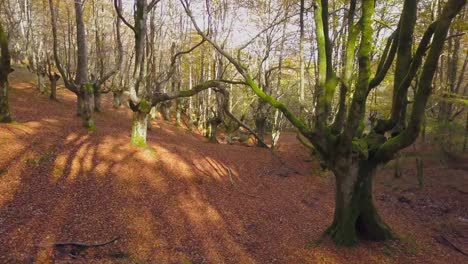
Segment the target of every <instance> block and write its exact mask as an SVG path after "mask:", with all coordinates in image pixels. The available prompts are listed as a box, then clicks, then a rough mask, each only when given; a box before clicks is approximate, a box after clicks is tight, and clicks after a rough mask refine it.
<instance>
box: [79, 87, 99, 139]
mask: <svg viewBox="0 0 468 264" xmlns="http://www.w3.org/2000/svg"><path fill="white" fill-rule="evenodd" d="M80 90H81V91H80V97H81V100H80V101H81V106H80V107H81V119H82V121H83V127H85V128H87V129H89V130H91V131H92V130H95V129H96V127H95V124H94V118H93V110H94V109H93V105H94V93H93V85H92V84H89V83H88V84H84V85H82V87H81V89H80Z"/></svg>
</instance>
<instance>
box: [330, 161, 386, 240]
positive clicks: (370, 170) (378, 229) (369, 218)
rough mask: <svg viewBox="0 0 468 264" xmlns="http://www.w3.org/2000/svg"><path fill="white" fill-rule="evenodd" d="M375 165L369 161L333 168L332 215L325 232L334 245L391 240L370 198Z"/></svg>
mask: <svg viewBox="0 0 468 264" xmlns="http://www.w3.org/2000/svg"><path fill="white" fill-rule="evenodd" d="M375 171H376V166H375V165H374V164H373V163H372V162H370V161H361V162H360V163H359V164H353V165H351V166H350V167H349V168H348V169H346V170H341V171H339V170H337V171H335V176H336V196H335V203H336V204H335V216H334V220H333V223H332V225H331V226H330V227H329V228H328V230H327V233H328V234H329V235H330V236H331V237H332V239H333V241H334V242H335V243H336V244H338V245H344V246H350V245H353V244H355V243H356V242H357V240H358V238H361V239H365V240H373V241H383V240H387V239H392V238H393V234H392V231H391V230H390V228H389V227H388V226H387V225H386V224H385V223H384V222H383V221H382V219H381V218H380V216H379V215H378V213H377V210H376V208H375V206H374V201H373V199H372V178H373V177H374V175H375Z"/></svg>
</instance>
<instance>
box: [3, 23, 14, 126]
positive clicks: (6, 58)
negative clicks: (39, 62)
mask: <svg viewBox="0 0 468 264" xmlns="http://www.w3.org/2000/svg"><path fill="white" fill-rule="evenodd" d="M0 55H1V56H0V122H1V123H9V122H11V121H12V119H11V115H10V106H9V103H8V74H10V73H11V72H12V71H13V70H12V69H11V65H10V63H11V62H10V52H9V49H8V39H7V34H6V32H5V31H4V30H3V25H2V24H1V23H0Z"/></svg>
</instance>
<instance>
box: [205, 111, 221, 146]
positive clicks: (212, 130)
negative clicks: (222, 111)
mask: <svg viewBox="0 0 468 264" xmlns="http://www.w3.org/2000/svg"><path fill="white" fill-rule="evenodd" d="M220 123H221V120H220V119H219V117H212V118H210V120H208V126H209V127H208V128H209V129H208V133H207V137H208V139H209V141H210V142H213V143H218V139H217V138H216V135H217V133H218V126H219V124H220Z"/></svg>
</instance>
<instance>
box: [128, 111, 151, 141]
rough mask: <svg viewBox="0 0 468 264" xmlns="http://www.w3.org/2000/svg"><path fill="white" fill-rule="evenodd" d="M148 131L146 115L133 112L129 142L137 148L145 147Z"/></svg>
mask: <svg viewBox="0 0 468 264" xmlns="http://www.w3.org/2000/svg"><path fill="white" fill-rule="evenodd" d="M147 129H148V114H147V113H143V112H134V113H133V121H132V137H131V142H132V144H133V145H135V146H137V147H144V146H146V133H147Z"/></svg>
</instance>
